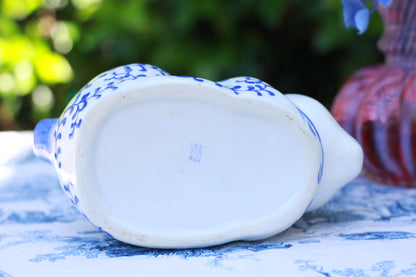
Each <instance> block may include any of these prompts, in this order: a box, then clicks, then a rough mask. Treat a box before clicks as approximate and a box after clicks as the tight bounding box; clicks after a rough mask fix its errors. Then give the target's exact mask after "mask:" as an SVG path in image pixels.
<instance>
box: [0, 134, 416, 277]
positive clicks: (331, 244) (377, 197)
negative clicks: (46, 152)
mask: <svg viewBox="0 0 416 277" xmlns="http://www.w3.org/2000/svg"><path fill="white" fill-rule="evenodd" d="M31 144H32V133H31V132H18V133H16V132H0V276H416V189H402V188H395V187H389V186H384V185H379V184H374V183H371V182H369V181H366V180H364V179H357V180H355V181H353V182H351V183H350V184H348V185H347V186H346V187H345V188H344V189H343V190H342V191H340V192H339V193H338V194H337V195H336V196H335V198H334V199H333V200H332V201H331V202H330V203H328V204H327V205H326V206H324V207H323V208H321V209H319V210H317V211H315V212H312V213H308V214H306V215H304V216H303V217H302V218H301V219H300V220H299V221H298V222H297V223H296V224H295V225H294V226H293V227H291V228H290V229H289V230H287V231H286V232H284V233H281V234H278V235H276V236H274V237H272V238H269V239H267V240H263V241H258V242H234V243H229V244H225V245H221V246H216V247H209V248H202V249H188V250H157V249H147V248H141V247H135V246H131V245H127V244H124V243H121V242H118V241H116V240H114V239H112V238H110V237H108V236H107V235H105V234H104V233H102V232H100V231H98V230H97V229H96V228H95V227H94V226H92V225H91V224H90V223H89V222H88V221H87V220H86V219H85V218H84V217H83V216H82V215H80V214H79V213H78V212H77V211H76V210H75V208H73V206H72V204H71V202H70V201H69V200H68V199H67V198H66V196H65V195H64V193H63V192H62V191H61V189H60V187H59V185H58V181H57V178H56V176H55V173H54V170H53V168H52V166H51V165H49V164H47V163H44V162H42V161H39V160H37V159H36V158H35V157H34V155H33V152H32V145H31Z"/></svg>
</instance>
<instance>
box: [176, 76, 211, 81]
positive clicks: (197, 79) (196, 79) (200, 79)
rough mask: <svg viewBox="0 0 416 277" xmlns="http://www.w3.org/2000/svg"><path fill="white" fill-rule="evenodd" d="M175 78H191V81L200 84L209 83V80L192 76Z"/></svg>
mask: <svg viewBox="0 0 416 277" xmlns="http://www.w3.org/2000/svg"><path fill="white" fill-rule="evenodd" d="M175 77H178V78H189V79H192V80H194V81H197V82H199V83H203V82H206V81H208V80H205V79H202V78H198V77H192V76H175Z"/></svg>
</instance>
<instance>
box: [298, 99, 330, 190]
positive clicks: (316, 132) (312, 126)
mask: <svg viewBox="0 0 416 277" xmlns="http://www.w3.org/2000/svg"><path fill="white" fill-rule="evenodd" d="M296 108H297V109H298V111H299V113H300V115H301V116H302V118H303V120H304V121H305V122H306V123H307V124H308V127H309V131H310V132H311V133H312V134H313V135H314V136H315V137H316V138H317V139H318V141H319V145H320V146H321V165H320V166H319V171H318V184H319V183H321V181H322V174H323V171H324V159H325V154H324V147H323V145H322V140H321V136H320V135H319V132H318V130H317V129H316V127H315V125H314V124H313V122H312V120H310V118H309V117H308V116H307V115H306V114H305V113H304V112H303V111H302V110H301V109H299V108H298V107H296Z"/></svg>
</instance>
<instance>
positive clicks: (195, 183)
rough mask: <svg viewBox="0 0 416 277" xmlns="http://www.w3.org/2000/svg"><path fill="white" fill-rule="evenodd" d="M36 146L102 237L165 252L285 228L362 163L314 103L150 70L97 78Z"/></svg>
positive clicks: (235, 83)
mask: <svg viewBox="0 0 416 277" xmlns="http://www.w3.org/2000/svg"><path fill="white" fill-rule="evenodd" d="M34 148H35V153H36V154H37V155H38V156H39V157H41V158H43V159H45V160H49V161H51V163H52V164H53V165H54V166H55V169H56V172H57V175H58V178H59V181H60V183H61V186H62V188H63V190H64V191H65V193H66V194H67V195H68V197H69V198H70V199H71V201H72V202H73V203H74V205H75V206H76V207H77V209H78V210H79V211H80V212H81V213H83V214H84V215H85V216H86V217H87V218H88V219H89V220H90V221H91V222H92V223H93V224H94V225H96V226H97V227H98V228H99V229H100V230H103V231H104V232H106V233H108V234H110V235H111V236H113V237H115V238H116V239H119V240H121V241H124V242H127V243H131V244H135V245H140V246H147V247H159V248H185V247H202V246H209V245H216V244H221V243H225V242H228V241H232V240H239V239H243V240H256V239H261V238H265V237H268V236H271V235H273V234H276V233H278V232H280V231H283V230H285V229H287V228H288V227H290V226H291V225H292V224H293V223H294V222H296V220H298V219H299V217H301V216H302V215H303V213H304V212H305V211H306V210H312V209H316V208H319V207H320V206H322V205H323V204H325V203H326V202H327V201H329V199H330V198H331V197H332V196H333V195H334V194H335V192H336V191H338V190H339V189H340V188H341V187H342V186H343V185H345V184H346V183H348V182H349V181H350V180H352V179H353V178H354V177H355V176H357V175H358V173H359V172H360V170H361V166H362V159H363V155H362V150H361V148H360V146H359V145H358V143H357V142H356V141H355V140H354V139H353V138H351V137H350V136H349V135H348V134H347V133H346V132H344V131H343V130H342V129H341V127H339V125H338V124H337V123H336V121H335V120H334V119H333V118H332V116H331V115H330V114H329V112H328V111H327V110H326V109H325V108H324V107H323V106H322V105H321V104H320V103H318V102H317V101H315V100H313V99H311V98H309V97H306V96H302V95H297V94H291V95H286V96H284V95H282V94H281V93H280V92H279V91H277V90H276V89H274V88H272V87H271V86H269V85H267V84H266V83H264V82H262V81H260V80H258V79H255V78H250V77H237V78H232V79H228V80H225V81H221V82H211V81H208V80H205V79H201V78H196V77H184V76H171V75H169V74H168V73H166V72H165V71H163V70H161V69H159V68H157V67H155V66H152V65H144V64H131V65H126V66H122V67H118V68H115V69H112V70H109V71H107V72H105V73H103V74H101V75H99V76H97V77H96V78H95V79H93V80H92V81H91V82H90V83H88V84H87V85H86V86H85V87H84V88H82V89H81V91H80V92H79V93H78V94H77V95H76V97H75V98H74V99H73V100H72V101H71V102H70V103H69V105H68V107H67V108H66V109H65V111H64V112H63V114H62V115H61V117H60V118H59V119H58V120H45V121H42V122H40V123H39V124H38V126H37V127H36V129H35V145H34Z"/></svg>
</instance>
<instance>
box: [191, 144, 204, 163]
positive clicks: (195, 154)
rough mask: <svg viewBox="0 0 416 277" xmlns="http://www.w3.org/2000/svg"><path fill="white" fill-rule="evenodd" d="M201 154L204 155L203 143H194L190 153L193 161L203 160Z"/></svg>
mask: <svg viewBox="0 0 416 277" xmlns="http://www.w3.org/2000/svg"><path fill="white" fill-rule="evenodd" d="M201 156H202V145H201V144H192V145H191V149H190V153H189V159H190V160H191V161H193V162H197V163H199V162H201Z"/></svg>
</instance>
